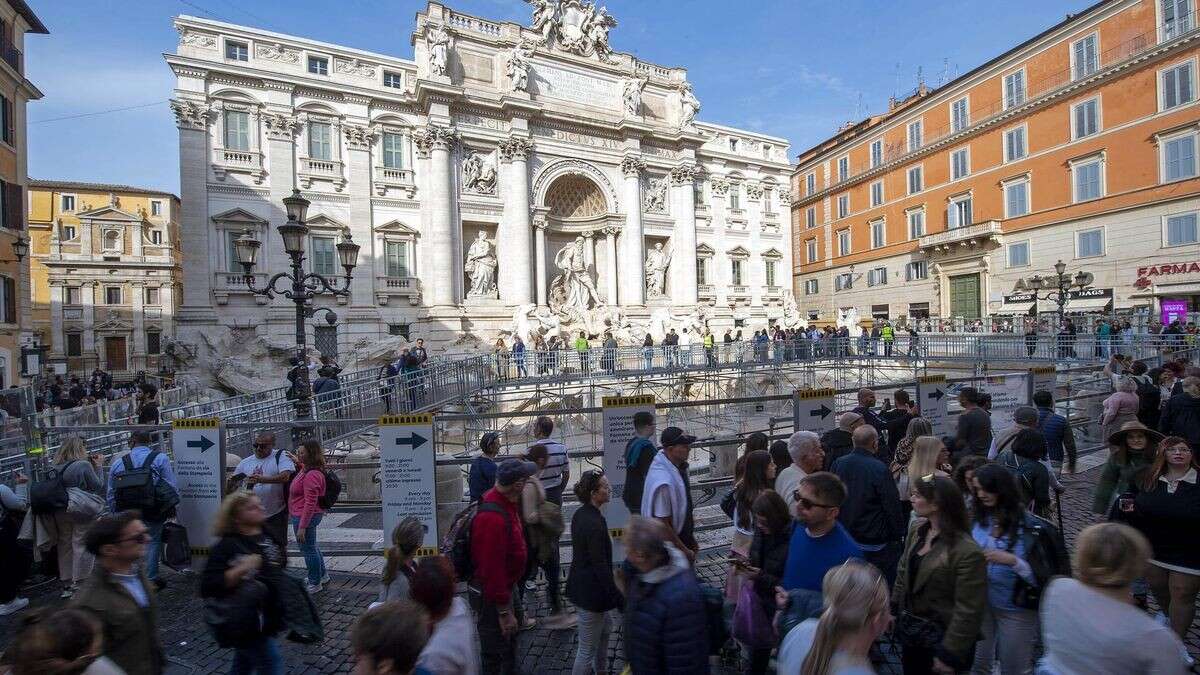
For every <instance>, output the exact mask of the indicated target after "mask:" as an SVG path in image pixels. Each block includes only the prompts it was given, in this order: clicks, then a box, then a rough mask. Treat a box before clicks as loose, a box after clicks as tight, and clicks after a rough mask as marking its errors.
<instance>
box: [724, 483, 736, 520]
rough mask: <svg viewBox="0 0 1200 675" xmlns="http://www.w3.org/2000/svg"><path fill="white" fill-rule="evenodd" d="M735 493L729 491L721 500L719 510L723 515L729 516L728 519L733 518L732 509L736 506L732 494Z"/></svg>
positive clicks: (734, 497)
mask: <svg viewBox="0 0 1200 675" xmlns="http://www.w3.org/2000/svg"><path fill="white" fill-rule="evenodd" d="M735 492H737V491H736V490H730V491H729V492H726V493H725V496H724V497H722V498H721V510H722V511H724V512H725V515H727V516H729V517H730V518H733V509H734V507H735V506H737V497H736V496H735V494H734V493H735Z"/></svg>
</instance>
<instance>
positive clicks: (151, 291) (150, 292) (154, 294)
mask: <svg viewBox="0 0 1200 675" xmlns="http://www.w3.org/2000/svg"><path fill="white" fill-rule="evenodd" d="M143 290H145V291H146V297H145V304H147V305H151V306H157V305H160V304H162V303H161V302H159V297H160V295H159V289H157V288H151V287H149V286H147V287H146V288H145V289H143Z"/></svg>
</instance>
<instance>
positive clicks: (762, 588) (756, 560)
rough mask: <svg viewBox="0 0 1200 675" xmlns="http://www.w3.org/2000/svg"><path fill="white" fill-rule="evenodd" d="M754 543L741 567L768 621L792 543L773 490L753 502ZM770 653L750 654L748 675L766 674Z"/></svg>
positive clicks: (780, 502) (783, 505)
mask: <svg viewBox="0 0 1200 675" xmlns="http://www.w3.org/2000/svg"><path fill="white" fill-rule="evenodd" d="M751 508H752V509H753V512H754V541H752V542H751V543H750V555H749V557H748V558H747V560H746V565H745V566H743V567H742V571H743V572H745V573H746V574H747V575H749V576H750V578H751V579H752V580H753V581H754V592H755V593H757V594H758V598H759V600H760V601H761V603H762V607H763V609H765V610H766V611H767V616H768V618H772V619H773V618H774V615H775V608H776V604H775V587H776V586H778V585H779V582H780V580H781V579H783V569H784V567H786V566H787V557H788V548H789V546H790V545H791V541H792V528H793V524H794V522H795V521H793V520H792V517H791V516H790V515H789V514H788V508H787V502H785V501H783V497H780V496H779V493H777V492H775V491H774V490H764V491H763V492H762V493H760V494H759V495H758V497H756V498H755V499H754V504H753V506H752V507H751ZM770 660H771V650H770V649H769V648H768V649H755V650H752V651H751V652H750V673H752V674H753V675H758V674H760V673H765V672H767V664H768V662H770Z"/></svg>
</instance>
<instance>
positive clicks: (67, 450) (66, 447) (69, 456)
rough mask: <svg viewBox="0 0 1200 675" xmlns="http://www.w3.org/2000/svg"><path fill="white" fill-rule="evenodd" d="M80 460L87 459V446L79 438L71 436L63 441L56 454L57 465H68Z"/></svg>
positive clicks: (55, 461)
mask: <svg viewBox="0 0 1200 675" xmlns="http://www.w3.org/2000/svg"><path fill="white" fill-rule="evenodd" d="M80 459H87V444H86V443H84V441H83V439H82V438H80V437H79V436H75V435H71V436H67V437H66V438H64V439H63V442H62V445H60V446H58V452H56V453H54V463H55V464H66V463H67V462H74V461H76V460H80Z"/></svg>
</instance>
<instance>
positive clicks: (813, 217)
mask: <svg viewBox="0 0 1200 675" xmlns="http://www.w3.org/2000/svg"><path fill="white" fill-rule="evenodd" d="M804 225H805V227H807V228H808V229H810V230H811V229H812V228H814V227H816V226H817V207H815V206H810V207H808V208H807V209H805V210H804Z"/></svg>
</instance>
